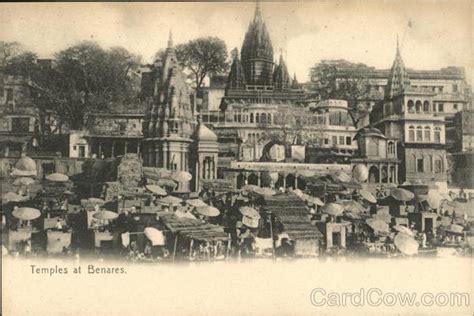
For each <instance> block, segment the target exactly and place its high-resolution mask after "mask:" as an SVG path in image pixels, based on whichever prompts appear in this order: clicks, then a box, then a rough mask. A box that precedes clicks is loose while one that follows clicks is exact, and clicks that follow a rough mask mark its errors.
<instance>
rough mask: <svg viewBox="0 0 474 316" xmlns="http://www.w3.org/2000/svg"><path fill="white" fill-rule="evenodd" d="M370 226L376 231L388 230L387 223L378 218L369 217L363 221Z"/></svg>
mask: <svg viewBox="0 0 474 316" xmlns="http://www.w3.org/2000/svg"><path fill="white" fill-rule="evenodd" d="M365 222H366V223H367V225H369V227H370V228H372V229H373V230H374V231H378V232H388V231H389V227H388V224H387V223H385V222H384V221H382V220H380V219H374V218H369V219H367V220H366V221H365Z"/></svg>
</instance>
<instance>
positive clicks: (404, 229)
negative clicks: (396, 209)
mask: <svg viewBox="0 0 474 316" xmlns="http://www.w3.org/2000/svg"><path fill="white" fill-rule="evenodd" d="M393 229H395V230H396V231H397V232H399V233H400V234H405V235H408V236H411V237H415V234H414V233H413V232H412V231H411V229H409V228H407V227H405V226H402V225H395V226H393Z"/></svg>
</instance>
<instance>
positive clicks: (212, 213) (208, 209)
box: [196, 205, 221, 217]
mask: <svg viewBox="0 0 474 316" xmlns="http://www.w3.org/2000/svg"><path fill="white" fill-rule="evenodd" d="M196 211H197V212H198V213H199V214H201V215H204V216H208V217H216V216H219V214H220V213H221V212H220V211H219V210H218V209H217V208H215V207H214V206H210V205H206V206H201V207H196Z"/></svg>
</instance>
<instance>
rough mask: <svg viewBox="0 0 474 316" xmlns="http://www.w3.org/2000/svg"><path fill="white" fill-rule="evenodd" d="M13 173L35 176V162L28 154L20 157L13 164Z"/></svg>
mask: <svg viewBox="0 0 474 316" xmlns="http://www.w3.org/2000/svg"><path fill="white" fill-rule="evenodd" d="M13 175H18V176H36V162H35V161H34V160H33V159H31V158H30V157H28V156H23V157H21V158H20V159H19V160H18V161H17V162H16V164H15V169H14V170H13Z"/></svg>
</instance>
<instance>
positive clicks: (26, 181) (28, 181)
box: [13, 177, 35, 185]
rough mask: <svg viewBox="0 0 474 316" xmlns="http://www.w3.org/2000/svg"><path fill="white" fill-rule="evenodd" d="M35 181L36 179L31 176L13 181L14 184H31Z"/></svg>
mask: <svg viewBox="0 0 474 316" xmlns="http://www.w3.org/2000/svg"><path fill="white" fill-rule="evenodd" d="M33 183H35V180H34V179H33V178H29V177H20V178H16V179H15V180H14V181H13V185H31V184H33Z"/></svg>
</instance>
